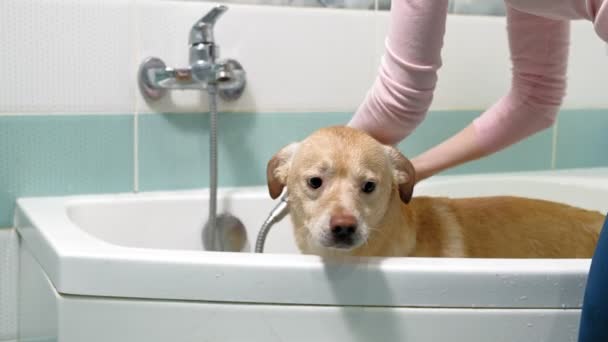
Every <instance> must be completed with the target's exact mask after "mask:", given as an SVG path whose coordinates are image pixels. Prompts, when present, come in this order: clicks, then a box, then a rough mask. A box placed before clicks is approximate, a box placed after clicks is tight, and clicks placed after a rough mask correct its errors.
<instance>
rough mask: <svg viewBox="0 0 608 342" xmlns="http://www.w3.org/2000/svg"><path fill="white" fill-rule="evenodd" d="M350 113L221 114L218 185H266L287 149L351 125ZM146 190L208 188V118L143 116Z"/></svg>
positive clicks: (142, 174)
mask: <svg viewBox="0 0 608 342" xmlns="http://www.w3.org/2000/svg"><path fill="white" fill-rule="evenodd" d="M350 116H351V115H350V114H346V113H331V114H324V113H323V114H321V113H269V114H251V113H221V114H220V116H219V120H218V155H219V158H218V174H219V179H218V182H219V184H220V185H221V186H248V185H261V184H265V183H266V162H267V161H268V160H269V159H270V158H271V157H272V155H273V154H274V153H275V152H276V151H278V150H279V149H280V148H281V147H283V146H285V145H287V144H289V143H291V142H293V141H296V140H299V139H302V138H304V137H306V136H307V135H309V134H310V133H312V132H313V131H314V130H316V129H318V128H321V127H324V126H330V125H338V124H345V123H346V122H348V119H349V118H350ZM139 120H140V121H139V127H140V129H139V139H140V140H139V165H140V173H139V175H140V176H139V186H140V190H142V191H145V190H164V189H188V188H197V187H206V186H208V178H209V162H208V161H209V116H208V114H150V115H142V116H140V118H139Z"/></svg>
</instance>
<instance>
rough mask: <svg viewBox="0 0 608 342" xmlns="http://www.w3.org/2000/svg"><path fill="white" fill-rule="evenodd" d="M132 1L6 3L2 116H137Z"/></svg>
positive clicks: (0, 70)
mask: <svg viewBox="0 0 608 342" xmlns="http://www.w3.org/2000/svg"><path fill="white" fill-rule="evenodd" d="M131 8H132V6H131V1H130V0H51V1H42V0H3V1H0V25H1V26H2V29H0V42H2V48H1V49H0V61H2V62H1V63H0V75H2V81H3V83H4V86H3V87H2V91H0V113H41V112H42V113H62V114H63V113H123V114H124V113H129V112H132V111H133V107H134V101H133V99H134V97H133V94H134V88H135V87H134V83H133V82H132V80H133V77H134V76H133V75H134V72H133V69H134V63H135V61H134V48H133V42H132V41H131V37H132V34H131V33H132V32H131V31H132V22H133V21H132V20H131V15H132V11H131Z"/></svg>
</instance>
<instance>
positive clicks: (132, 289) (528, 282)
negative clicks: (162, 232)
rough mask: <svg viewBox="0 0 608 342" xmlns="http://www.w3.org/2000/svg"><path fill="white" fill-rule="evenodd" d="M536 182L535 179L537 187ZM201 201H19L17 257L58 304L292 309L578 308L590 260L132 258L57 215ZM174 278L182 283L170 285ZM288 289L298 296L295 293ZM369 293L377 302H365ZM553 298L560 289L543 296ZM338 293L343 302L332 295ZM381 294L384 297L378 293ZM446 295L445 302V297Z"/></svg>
mask: <svg viewBox="0 0 608 342" xmlns="http://www.w3.org/2000/svg"><path fill="white" fill-rule="evenodd" d="M596 171H597V172H594V171H592V172H591V174H593V176H591V177H589V176H587V175H585V174H586V173H587V172H589V170H588V169H586V170H582V171H579V172H578V173H577V172H576V171H574V172H573V171H569V172H568V171H566V172H564V171H557V172H555V171H553V172H551V171H541V172H526V173H500V174H484V175H458V176H442V177H436V179H435V180H434V182H435V183H441V182H451V181H454V180H463V179H464V180H466V179H467V178H470V177H477V178H479V177H482V178H487V179H497V178H502V179H504V177H508V178H517V179H520V180H521V179H532V180H540V181H543V182H545V181H549V182H551V183H553V182H559V183H562V184H563V183H567V184H573V185H582V186H584V185H586V186H589V185H590V184H593V186H594V187H598V186H599V187H601V188H602V189H603V188H606V189H607V190H608V168H605V169H604V168H602V169H598V170H596ZM581 174H582V175H581ZM598 175H599V176H598ZM539 176H542V177H543V178H542V179H539V178H538V177H539ZM596 176H598V177H599V178H598V177H596ZM597 179H600V180H604V179H605V180H606V182H605V183H604V184H598V183H591V182H594V181H596V180H597ZM260 188H261V187H249V188H225V189H222V191H221V192H220V195H222V194H224V193H227V192H231V191H235V190H236V191H238V192H239V193H241V194H242V193H247V192H250V191H251V194H252V195H254V196H255V195H259V194H260V193H261V192H260ZM205 193H206V190H201V189H197V190H180V191H160V192H148V193H138V194H132V193H127V194H104V195H75V196H59V197H57V196H54V197H34V198H20V199H18V201H17V202H18V206H17V210H16V214H15V216H16V228H17V231H18V233H19V235H20V239H21V240H23V245H24V247H25V248H28V250H30V252H31V253H32V254H33V255H34V257H35V258H36V260H38V262H39V263H40V264H41V265H42V266H43V268H44V270H45V272H46V273H47V275H48V277H49V279H50V280H51V282H52V283H53V284H54V286H55V288H56V289H57V291H58V292H59V293H62V294H73V295H90V296H108V297H127V298H148V299H162V300H185V301H211V302H243V303H246V302H248V303H280V304H294V305H298V304H301V305H362V306H398V307H471V306H474V307H491V308H496V307H509V308H580V306H581V302H582V290H581V289H582V288H584V285H585V281H586V274H587V271H588V269H589V265H590V260H589V259H561V260H547V259H534V260H514V259H456V258H454V259H435V258H383V259H381V258H371V259H367V261H368V262H366V263H345V264H342V265H331V264H327V263H324V262H323V260H322V259H321V258H319V257H316V256H309V255H297V254H262V255H260V254H249V253H246V254H245V253H221V255H219V254H218V253H215V252H204V251H185V250H180V251H173V250H160V249H145V248H133V247H123V246H118V245H114V244H111V243H108V242H105V241H102V240H99V239H97V238H95V237H93V236H91V235H89V234H88V233H85V232H84V231H82V230H81V229H79V228H78V227H76V226H75V225H74V224H73V223H72V222H71V221H70V220H69V219H68V218H67V214H66V213H65V210H62V209H61V208H65V207H66V205H67V204H69V203H73V202H74V201H87V200H89V201H95V200H96V199H99V198H103V199H107V200H112V199H117V198H118V199H134V200H136V199H139V198H163V197H164V198H166V197H167V196H176V197H179V198H183V197H184V196H186V197H187V196H194V197H197V198H200V196H201V195H204V194H205ZM42 207H46V209H47V210H48V212H51V213H54V216H53V217H52V220H51V221H50V222H52V223H53V225H54V226H55V225H56V226H57V227H61V228H60V229H59V230H58V229H53V232H50V231H49V227H41V226H40V218H39V217H34V215H33V214H32V213H33V212H38V211H39V210H41V208H42ZM62 213H63V215H62ZM46 219H47V220H48V218H46ZM35 227H41V229H37V228H35ZM75 239H76V240H77V241H79V243H78V245H76V244H74V243H70V241H74V240H75ZM353 261H354V260H353ZM543 268H544V270H543ZM329 271H331V272H329ZM455 274H456V275H457V276H458V277H457V278H455V277H456V276H455ZM277 275H279V276H280V278H281V284H277V283H276V282H273V279H274V278H275V277H276V276H277ZM180 278H182V279H183V278H187V279H189V281H186V282H184V281H175V279H180ZM330 278H331V279H330ZM379 278H384V279H379ZM242 279H248V281H242ZM328 279H330V280H328ZM514 279H515V281H514ZM286 282H287V283H289V284H291V286H289V284H287V285H286V284H285V283H286ZM446 282H451V284H450V288H449V289H446V286H447V285H446ZM294 284H298V286H297V287H294V286H293V285H294ZM353 284H354V285H353ZM555 284H558V285H557V286H556V285H555ZM364 285H365V286H364ZM369 288H372V289H375V290H373V291H376V292H372V293H371V294H370V293H367V292H369V291H366V290H369ZM543 288H545V289H546V291H543ZM553 288H559V289H554V290H555V291H552V289H553ZM340 291H344V293H338V292H340ZM361 291H366V296H361V295H360V293H361ZM382 291H384V292H385V293H380V292H382ZM492 292H496V293H498V292H500V294H501V298H496V297H495V296H493V295H492ZM446 293H449V294H450V296H446V295H445V294H446ZM358 294H359V295H358ZM448 297H449V298H448Z"/></svg>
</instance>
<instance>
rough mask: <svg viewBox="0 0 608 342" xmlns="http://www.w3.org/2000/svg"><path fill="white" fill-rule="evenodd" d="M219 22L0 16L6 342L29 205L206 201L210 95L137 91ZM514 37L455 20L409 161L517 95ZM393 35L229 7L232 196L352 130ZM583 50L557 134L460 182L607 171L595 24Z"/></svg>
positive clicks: (220, 32) (14, 3)
mask: <svg viewBox="0 0 608 342" xmlns="http://www.w3.org/2000/svg"><path fill="white" fill-rule="evenodd" d="M380 3H381V2H379V4H380ZM210 6H211V4H210V3H207V2H200V1H185V0H184V1H161V0H44V1H43V0H4V1H1V2H0V44H1V46H0V75H2V80H3V87H2V88H1V89H0V227H4V229H1V228H0V341H1V342H5V341H10V340H12V339H15V333H16V328H15V311H16V309H15V308H16V298H17V294H16V291H17V290H16V289H17V286H16V270H17V267H16V265H17V260H16V249H17V244H16V241H17V239H16V234H15V233H14V231H13V230H12V229H11V225H12V213H13V210H14V203H15V199H16V198H17V197H20V196H38V195H62V194H79V193H101V192H131V191H153V190H164V189H185V188H194V187H204V186H206V184H207V176H208V171H207V166H208V165H207V158H208V153H207V148H208V144H207V139H208V124H207V119H208V118H207V115H206V114H205V113H204V112H205V111H206V108H207V99H206V97H205V95H204V94H201V93H197V92H193V91H183V92H173V93H171V94H170V96H169V97H168V98H166V99H164V100H162V101H160V102H158V103H147V102H146V101H144V100H143V99H142V97H141V96H140V94H139V91H138V88H137V83H136V78H135V76H136V72H137V67H138V65H139V63H140V62H141V61H142V59H144V58H145V57H147V56H158V57H161V58H163V59H164V60H165V62H166V63H167V65H169V66H175V67H179V66H186V63H187V60H188V50H187V39H188V31H189V29H190V26H191V25H192V23H193V22H194V21H195V20H196V19H198V18H199V17H200V16H201V15H203V14H204V13H205V12H206V11H207V10H208V9H209V8H210ZM451 6H452V7H451V9H452V12H453V13H457V12H458V10H457V7H456V4H455V3H454V4H452V5H451ZM355 7H356V6H355ZM379 7H380V6H379ZM358 8H364V7H363V6H359V7H358ZM463 12H464V13H467V12H468V13H470V12H471V11H464V10H463ZM487 14H494V13H490V12H487ZM504 24H505V23H504V18H503V17H500V16H463V15H450V17H449V20H448V33H447V35H446V37H445V47H444V50H443V59H444V65H443V67H442V69H441V72H440V81H439V85H438V89H437V91H436V96H435V100H434V102H433V106H432V111H431V113H430V114H429V116H428V118H427V120H426V121H425V122H424V123H423V124H422V126H421V127H420V128H419V129H418V130H417V131H416V132H415V133H414V134H413V135H412V136H411V137H410V138H408V139H407V140H406V141H405V142H404V143H402V144H401V145H400V147H401V148H402V149H403V150H404V151H405V152H406V153H407V154H408V155H415V154H416V153H419V152H421V151H423V150H424V149H426V148H428V147H430V146H432V145H433V144H436V143H438V142H440V141H441V140H442V139H444V138H446V137H448V136H449V135H451V134H453V133H455V132H456V131H457V130H459V129H460V128H462V127H464V126H465V125H466V124H468V123H469V122H470V121H471V120H472V119H473V118H474V117H475V116H476V115H478V114H479V113H480V112H481V111H482V110H483V109H484V108H487V107H488V106H489V105H491V104H492V103H493V101H495V100H496V99H497V98H499V97H500V96H501V95H502V94H503V93H504V92H505V91H506V89H507V88H508V85H509V70H510V65H509V58H508V46H507V40H506V32H505V25H504ZM387 25H388V12H387V11H377V12H376V11H370V10H362V9H329V8H318V7H294V6H256V5H235V4H230V10H229V11H228V12H227V13H226V14H225V15H224V17H223V18H221V19H220V21H219V22H218V24H217V26H216V39H217V41H218V43H219V44H220V46H221V55H222V57H232V58H236V59H238V60H239V61H240V62H241V63H242V64H243V65H244V67H245V68H246V70H247V72H248V88H247V91H246V93H245V94H244V96H243V98H242V99H240V100H239V101H237V102H235V103H222V104H221V111H222V112H223V113H222V114H221V116H220V121H219V128H220V132H219V135H220V146H219V150H220V184H221V185H224V186H240V185H258V184H260V185H261V184H264V168H265V165H266V161H267V160H268V158H269V157H270V156H271V155H272V153H273V152H275V151H276V150H277V149H278V148H280V147H281V146H283V145H284V144H287V143H289V142H291V141H293V140H295V139H299V138H302V137H304V136H306V135H307V134H308V133H310V132H311V131H312V130H314V129H316V128H318V127H322V126H325V125H330V124H343V123H345V122H347V121H348V119H349V118H350V116H351V115H352V112H353V111H354V110H355V109H356V108H357V106H358V104H359V103H360V102H361V100H362V99H363V98H364V96H365V93H366V91H367V89H368V88H369V86H370V85H371V84H372V82H373V80H374V77H375V74H376V70H377V67H378V63H379V60H380V57H381V55H382V52H383V40H384V36H385V33H386V29H387ZM572 35H573V39H572V49H571V58H570V69H569V81H570V87H569V94H568V97H567V99H566V102H565V105H564V108H563V111H562V112H561V113H560V115H559V118H558V123H557V124H556V125H555V126H554V127H553V128H551V129H549V130H547V131H545V132H542V133H540V134H537V135H535V136H534V137H532V138H531V139H528V140H526V141H525V142H521V143H519V144H517V145H515V146H513V147H511V148H509V149H507V150H505V151H503V152H501V153H498V154H496V155H494V156H492V157H490V158H487V159H484V160H482V161H478V162H475V163H471V164H468V165H466V166H463V167H459V168H456V169H454V170H450V171H449V172H448V173H466V172H495V171H518V170H536V169H550V168H571V167H593V166H608V154H606V153H605V151H606V150H607V149H608V139H606V134H605V132H608V111H607V110H606V109H607V108H608V96H606V95H605V86H604V85H602V84H605V82H606V80H608V68H606V67H601V68H598V66H602V65H604V66H606V65H608V56H607V55H606V50H605V45H604V44H603V43H601V42H600V41H599V39H597V38H596V37H595V35H594V33H593V30H592V28H591V26H590V25H589V24H588V23H585V22H576V23H574V25H573V30H572Z"/></svg>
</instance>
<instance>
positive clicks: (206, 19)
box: [189, 5, 228, 46]
mask: <svg viewBox="0 0 608 342" xmlns="http://www.w3.org/2000/svg"><path fill="white" fill-rule="evenodd" d="M227 10H228V7H226V6H224V5H218V6H215V7H214V8H213V9H211V11H209V12H208V13H207V14H205V16H203V17H202V18H201V19H199V20H198V21H197V22H196V23H194V25H192V29H191V30H190V38H189V44H190V46H194V45H196V44H213V43H214V41H215V40H214V38H213V27H214V26H215V23H216V22H217V20H218V19H219V17H220V16H221V15H222V14H224V13H225V12H226V11H227Z"/></svg>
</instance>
